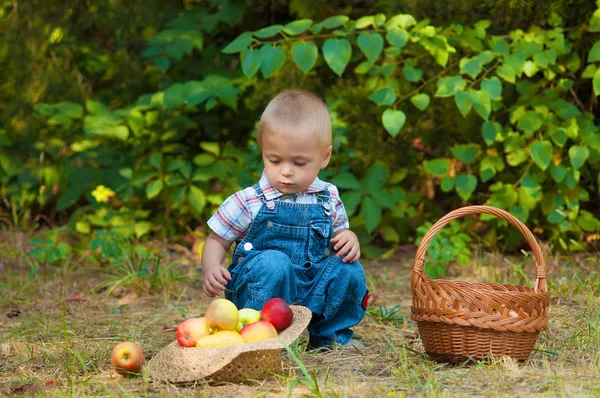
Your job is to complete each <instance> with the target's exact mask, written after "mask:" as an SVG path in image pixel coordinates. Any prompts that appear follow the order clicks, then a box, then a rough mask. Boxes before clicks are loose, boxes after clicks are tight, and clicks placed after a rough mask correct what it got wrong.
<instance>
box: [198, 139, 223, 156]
mask: <svg viewBox="0 0 600 398" xmlns="http://www.w3.org/2000/svg"><path fill="white" fill-rule="evenodd" d="M200 148H202V149H204V150H205V151H206V152H208V153H212V154H213V155H215V156H217V157H218V156H219V155H220V154H221V148H220V147H219V143H218V142H210V141H202V142H200Z"/></svg>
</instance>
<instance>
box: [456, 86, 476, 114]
mask: <svg viewBox="0 0 600 398" xmlns="http://www.w3.org/2000/svg"><path fill="white" fill-rule="evenodd" d="M454 101H455V102H456V106H458V110H459V111H460V113H461V114H462V115H463V117H464V116H467V115H468V114H469V112H470V111H471V108H472V107H473V102H472V101H471V92H470V91H457V92H456V94H455V95H454Z"/></svg>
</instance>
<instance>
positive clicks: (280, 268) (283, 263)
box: [252, 250, 294, 280]
mask: <svg viewBox="0 0 600 398" xmlns="http://www.w3.org/2000/svg"><path fill="white" fill-rule="evenodd" d="M252 260H253V263H254V266H253V267H252V270H253V273H255V274H257V276H258V274H260V276H261V277H263V278H274V279H277V280H285V279H289V278H291V277H292V276H293V275H294V268H293V265H292V261H291V260H290V258H289V257H288V256H287V255H286V254H285V253H283V252H280V251H278V250H265V251H263V252H262V253H260V254H259V255H258V256H256V257H255V258H254V259H252Z"/></svg>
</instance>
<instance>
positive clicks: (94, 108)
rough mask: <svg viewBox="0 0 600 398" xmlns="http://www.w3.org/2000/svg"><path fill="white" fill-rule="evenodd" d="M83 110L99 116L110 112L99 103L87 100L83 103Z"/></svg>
mask: <svg viewBox="0 0 600 398" xmlns="http://www.w3.org/2000/svg"><path fill="white" fill-rule="evenodd" d="M85 108H86V109H87V110H88V112H89V113H92V114H94V115H101V114H103V113H108V112H110V110H109V109H108V108H107V107H106V105H104V104H103V103H102V102H100V101H94V100H87V101H85Z"/></svg>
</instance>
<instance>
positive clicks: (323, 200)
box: [317, 189, 332, 216]
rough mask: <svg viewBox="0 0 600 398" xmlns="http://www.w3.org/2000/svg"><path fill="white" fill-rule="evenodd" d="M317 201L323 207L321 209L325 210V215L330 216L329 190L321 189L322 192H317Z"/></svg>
mask: <svg viewBox="0 0 600 398" xmlns="http://www.w3.org/2000/svg"><path fill="white" fill-rule="evenodd" d="M317 199H318V201H319V203H320V204H321V206H323V209H325V215H326V216H330V215H331V212H332V207H331V203H329V201H330V200H331V192H329V189H323V190H322V191H319V192H317Z"/></svg>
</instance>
